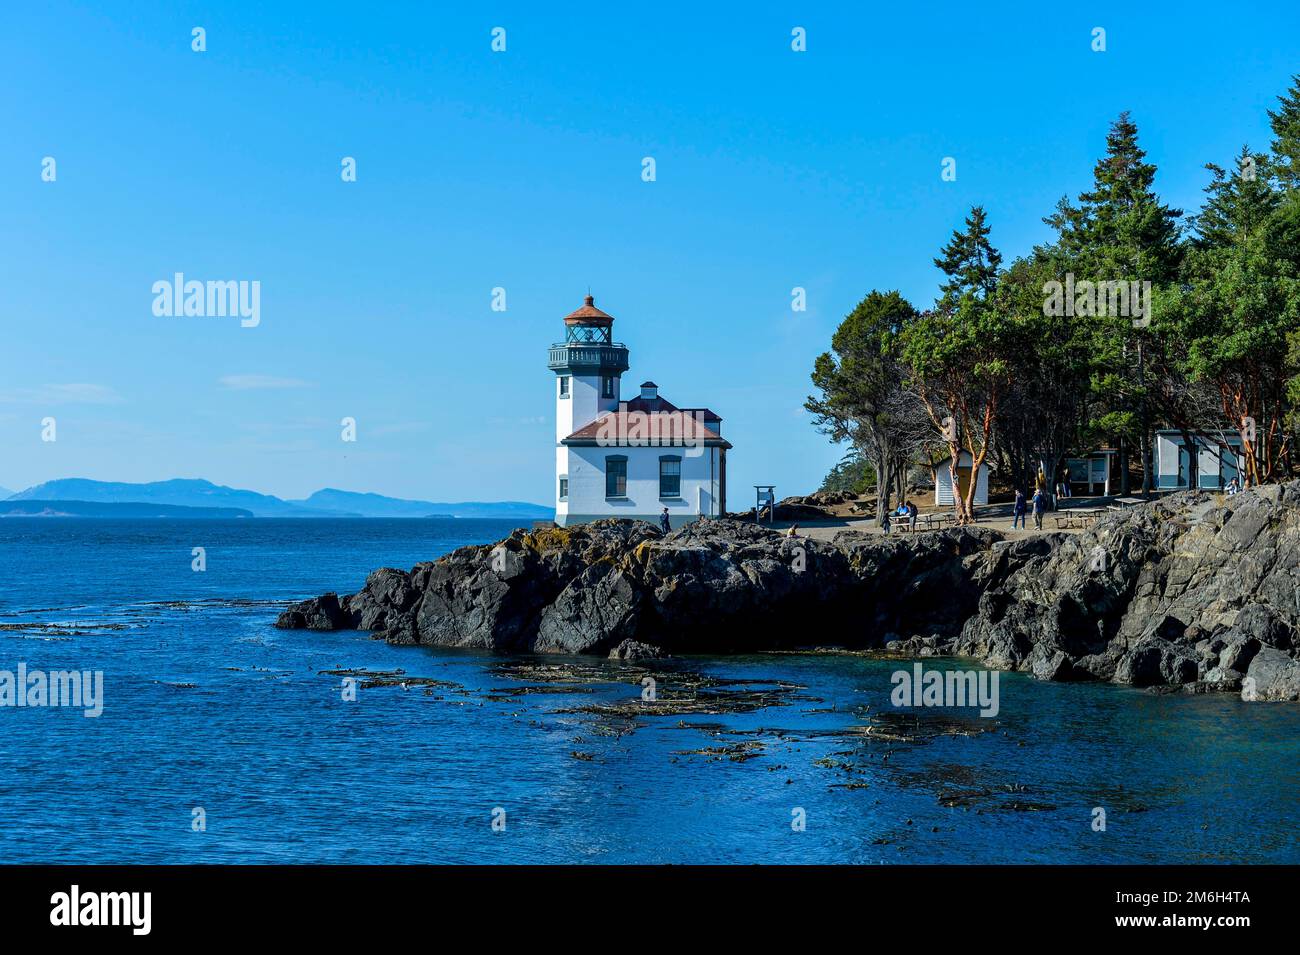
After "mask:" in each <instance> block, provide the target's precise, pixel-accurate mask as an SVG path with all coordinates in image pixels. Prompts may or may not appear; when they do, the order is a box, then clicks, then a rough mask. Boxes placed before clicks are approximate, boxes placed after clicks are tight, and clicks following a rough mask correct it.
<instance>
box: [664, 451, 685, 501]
mask: <svg viewBox="0 0 1300 955" xmlns="http://www.w3.org/2000/svg"><path fill="white" fill-rule="evenodd" d="M681 494H682V459H681V458H679V457H676V456H675V455H664V456H663V457H662V458H660V459H659V496H660V497H681Z"/></svg>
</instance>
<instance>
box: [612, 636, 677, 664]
mask: <svg viewBox="0 0 1300 955" xmlns="http://www.w3.org/2000/svg"><path fill="white" fill-rule="evenodd" d="M663 655H664V652H663V651H662V650H660V649H659V648H658V647H655V646H651V645H650V644H648V643H642V642H641V641H640V640H624V641H623V642H622V643H620V644H619V645H618V646H616V647H615V648H614V649H613V650H610V651H609V658H610V659H611V660H626V661H628V662H629V663H630V662H634V661H636V660H658V659H660V658H662V657H663Z"/></svg>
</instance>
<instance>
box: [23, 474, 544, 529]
mask: <svg viewBox="0 0 1300 955" xmlns="http://www.w3.org/2000/svg"><path fill="white" fill-rule="evenodd" d="M0 500H3V501H4V503H5V504H9V503H13V502H20V501H32V502H37V501H39V502H41V503H48V502H53V501H68V502H82V503H99V504H126V503H131V504H154V505H167V506H176V507H187V508H214V507H219V508H235V509H237V510H240V511H245V512H247V513H248V514H250V515H252V516H255V517H491V518H502V519H510V520H545V519H548V518H551V517H553V516H554V514H555V512H554V510H553V509H552V508H549V507H543V506H541V505H540V504H529V503H527V502H524V501H461V502H457V503H440V502H435V501H408V500H403V499H401V498H396V497H384V496H383V495H382V494H365V493H360V492H357V491H340V490H337V489H336V488H324V489H323V490H320V491H317V492H316V493H315V494H313V495H311V497H309V498H307V499H305V500H299V501H293V500H290V501H286V500H283V499H281V498H278V497H275V496H274V495H271V494H259V493H258V492H257V491H247V490H243V489H241V488H233V487H225V486H223V485H220V484H213V483H212V482H211V481H204V480H202V479H198V478H175V479H173V480H170V481H151V482H149V483H147V484H130V483H125V482H115V481H92V480H89V479H87V478H63V479H61V480H58V481H46V482H45V483H44V484H37V485H35V486H34V487H29V488H28V489H27V490H25V491H19V492H17V493H15V494H9V495H7V497H4V498H0ZM4 510H5V508H4V507H3V506H0V511H4ZM174 516H184V515H179V514H178V515H174ZM193 516H199V515H193ZM206 516H212V515H206ZM223 516H239V515H236V514H231V515H223Z"/></svg>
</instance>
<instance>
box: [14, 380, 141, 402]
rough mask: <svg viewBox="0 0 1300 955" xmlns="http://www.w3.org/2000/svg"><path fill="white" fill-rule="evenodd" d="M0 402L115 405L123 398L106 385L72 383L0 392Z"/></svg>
mask: <svg viewBox="0 0 1300 955" xmlns="http://www.w3.org/2000/svg"><path fill="white" fill-rule="evenodd" d="M0 401H7V402H13V403H14V404H31V405H71V404H81V405H116V404H121V403H122V401H123V398H122V396H121V395H119V394H118V393H117V392H116V391H114V390H113V389H112V388H110V387H108V385H94V384H90V383H88V382H74V383H69V384H55V385H41V386H40V387H39V388H14V389H12V390H10V391H0Z"/></svg>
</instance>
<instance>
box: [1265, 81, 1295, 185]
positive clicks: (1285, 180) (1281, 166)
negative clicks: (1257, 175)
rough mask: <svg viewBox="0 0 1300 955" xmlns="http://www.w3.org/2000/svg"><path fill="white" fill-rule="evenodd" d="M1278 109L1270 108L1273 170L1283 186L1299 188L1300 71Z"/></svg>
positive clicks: (1280, 98) (1283, 96)
mask: <svg viewBox="0 0 1300 955" xmlns="http://www.w3.org/2000/svg"><path fill="white" fill-rule="evenodd" d="M1278 99H1279V100H1280V105H1279V107H1278V108H1277V109H1276V110H1272V109H1271V110H1269V111H1268V122H1269V125H1270V126H1272V127H1273V135H1274V136H1276V137H1277V138H1276V139H1274V140H1273V173H1274V175H1276V176H1277V179H1278V182H1279V183H1280V184H1281V186H1282V188H1283V189H1286V190H1288V191H1295V190H1300V73H1298V74H1296V75H1295V76H1293V77H1291V88H1290V89H1289V90H1287V91H1286V92H1285V93H1283V94H1282V95H1281V96H1280V97H1278Z"/></svg>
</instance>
